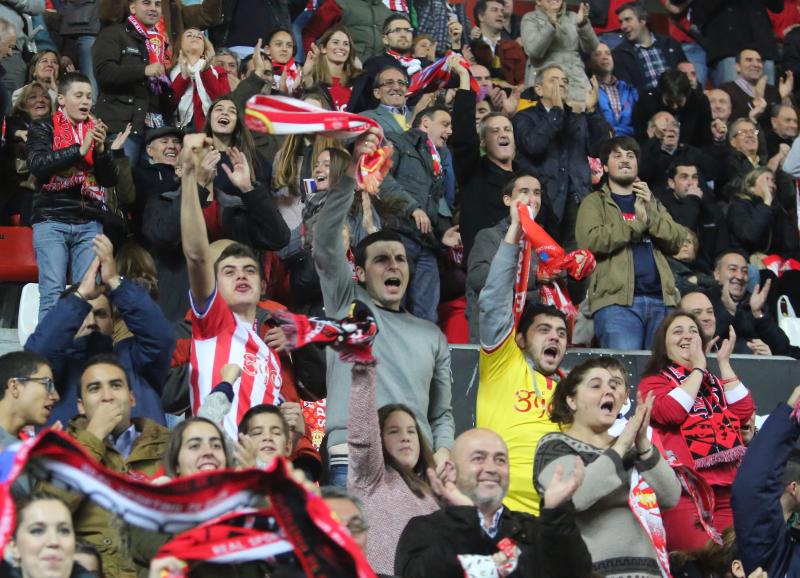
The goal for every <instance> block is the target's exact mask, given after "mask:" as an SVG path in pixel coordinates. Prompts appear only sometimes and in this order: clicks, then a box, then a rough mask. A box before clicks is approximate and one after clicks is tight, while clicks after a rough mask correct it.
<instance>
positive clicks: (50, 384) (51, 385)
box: [13, 376, 56, 395]
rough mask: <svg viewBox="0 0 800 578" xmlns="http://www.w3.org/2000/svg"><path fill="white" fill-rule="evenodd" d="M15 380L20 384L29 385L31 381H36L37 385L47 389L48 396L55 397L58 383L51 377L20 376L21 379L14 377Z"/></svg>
mask: <svg viewBox="0 0 800 578" xmlns="http://www.w3.org/2000/svg"><path fill="white" fill-rule="evenodd" d="M13 379H16V380H17V381H19V382H20V383H27V382H29V381H34V382H36V383H40V384H42V385H43V386H44V387H45V389H46V390H47V394H48V395H53V394H54V393H56V382H55V381H53V379H52V378H50V377H24V376H20V377H14V378H13Z"/></svg>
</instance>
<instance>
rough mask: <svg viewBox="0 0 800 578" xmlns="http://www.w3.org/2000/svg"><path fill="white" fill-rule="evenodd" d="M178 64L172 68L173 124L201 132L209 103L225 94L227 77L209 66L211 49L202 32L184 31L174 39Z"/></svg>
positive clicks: (192, 29) (227, 86)
mask: <svg viewBox="0 0 800 578" xmlns="http://www.w3.org/2000/svg"><path fill="white" fill-rule="evenodd" d="M177 48H178V64H177V65H176V66H175V67H174V68H173V69H172V72H171V73H170V78H171V79H172V90H173V93H172V101H173V104H175V106H176V107H177V108H176V122H177V125H178V126H179V127H180V128H185V129H187V130H189V131H191V132H197V131H200V130H202V128H203V126H204V125H205V122H206V114H208V109H209V108H210V107H211V103H212V102H213V101H214V100H216V99H217V98H218V97H220V96H222V95H224V94H228V93H229V92H230V91H231V89H230V85H229V84H228V75H227V74H226V72H225V70H224V69H223V68H222V67H219V66H211V59H212V58H214V46H213V45H212V44H211V42H210V41H209V40H208V38H206V37H205V35H204V34H203V32H202V30H199V29H197V28H187V29H186V30H184V32H183V34H181V36H180V38H179V39H178V46H177Z"/></svg>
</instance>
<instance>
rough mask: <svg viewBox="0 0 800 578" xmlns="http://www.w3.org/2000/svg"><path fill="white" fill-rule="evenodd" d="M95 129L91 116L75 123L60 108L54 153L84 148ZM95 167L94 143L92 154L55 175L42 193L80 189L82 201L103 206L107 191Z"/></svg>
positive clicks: (55, 132)
mask: <svg viewBox="0 0 800 578" xmlns="http://www.w3.org/2000/svg"><path fill="white" fill-rule="evenodd" d="M93 126H94V121H93V120H92V119H91V117H90V118H89V119H88V120H85V121H83V122H79V123H78V124H73V123H72V121H70V120H69V119H68V118H67V115H66V114H64V111H63V110H62V109H60V108H59V109H58V110H57V111H56V112H55V114H54V115H53V150H54V151H58V150H62V149H66V148H69V147H71V146H78V147H80V146H81V144H83V141H84V139H85V138H86V135H87V134H88V133H89V131H90V130H91V129H92V127H93ZM93 166H94V143H92V144H90V145H89V152H87V153H86V156H84V157H82V158H81V160H80V162H78V164H77V165H73V166H71V167H69V168H68V169H67V170H66V171H62V172H60V173H56V174H54V175H53V176H52V177H50V180H49V181H48V182H47V183H45V184H44V185H42V190H43V191H48V192H55V191H64V190H66V189H70V188H72V187H78V186H79V187H80V188H81V198H82V199H84V200H85V201H88V202H90V203H94V204H100V205H103V204H104V203H105V198H106V193H105V189H104V188H103V187H101V186H100V185H98V184H97V179H95V176H94V172H93V171H92V170H91V169H92V167H93Z"/></svg>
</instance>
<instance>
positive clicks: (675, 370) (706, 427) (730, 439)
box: [661, 363, 746, 470]
mask: <svg viewBox="0 0 800 578" xmlns="http://www.w3.org/2000/svg"><path fill="white" fill-rule="evenodd" d="M690 373H691V372H690V370H687V369H686V368H685V367H682V366H680V365H677V364H675V363H673V364H672V365H670V366H669V367H668V368H666V369H664V370H663V371H662V372H661V374H662V375H663V376H664V377H666V378H667V379H669V380H670V381H671V382H672V383H673V384H675V387H680V385H681V384H682V383H683V382H684V380H686V378H687V377H689V374H690ZM681 435H682V436H683V439H684V440H685V441H686V445H687V447H688V448H689V452H690V453H691V456H692V459H693V460H694V464H692V465H693V467H694V469H696V470H703V469H706V468H712V467H714V466H716V465H719V464H728V463H736V462H738V461H739V460H741V459H742V457H743V456H744V452H745V450H746V448H745V446H744V444H743V443H742V434H741V430H740V426H739V418H737V417H736V416H735V415H734V414H733V413H732V412H731V411H730V410H729V409H728V402H727V401H726V400H725V389H724V388H723V387H722V384H721V383H720V382H719V380H718V379H717V378H716V376H714V375H713V374H712V373H710V372H708V371H703V383H702V385H701V386H700V391H698V392H697V397H696V398H695V401H694V405H693V406H692V407H691V409H690V410H689V415H688V416H687V417H686V419H685V420H684V422H683V423H682V424H681Z"/></svg>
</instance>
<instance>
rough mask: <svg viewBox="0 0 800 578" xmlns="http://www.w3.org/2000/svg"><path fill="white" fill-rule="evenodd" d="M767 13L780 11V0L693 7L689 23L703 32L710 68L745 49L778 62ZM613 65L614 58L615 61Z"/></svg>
mask: <svg viewBox="0 0 800 578" xmlns="http://www.w3.org/2000/svg"><path fill="white" fill-rule="evenodd" d="M767 10H769V11H771V12H775V13H778V12H781V11H782V10H783V0H703V2H698V3H697V4H696V5H695V4H693V5H692V24H696V25H697V27H698V28H699V29H700V32H702V34H703V37H704V39H705V42H704V43H703V47H704V48H705V50H706V58H707V59H708V64H709V65H714V64H716V62H717V61H718V60H721V59H723V58H727V57H730V56H737V55H738V54H739V52H740V51H741V50H743V49H745V48H752V49H754V50H757V51H758V53H759V54H760V55H761V58H763V59H764V60H777V58H778V43H777V42H776V40H775V33H774V32H773V31H772V24H771V22H770V20H769V15H768V14H767ZM615 62H616V59H615Z"/></svg>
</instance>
